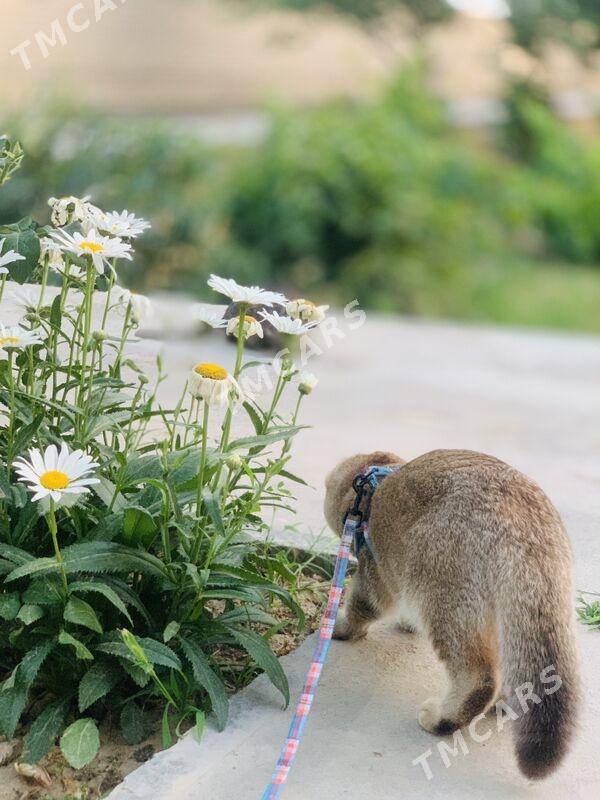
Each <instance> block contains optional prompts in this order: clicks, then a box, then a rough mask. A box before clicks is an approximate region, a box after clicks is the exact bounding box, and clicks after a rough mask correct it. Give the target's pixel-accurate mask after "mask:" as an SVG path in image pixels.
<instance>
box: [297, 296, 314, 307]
mask: <svg viewBox="0 0 600 800" xmlns="http://www.w3.org/2000/svg"><path fill="white" fill-rule="evenodd" d="M296 302H297V303H298V305H303V306H308V307H309V308H315V304H314V303H313V302H312V300H305V299H304V298H303V297H302V298H300V300H296Z"/></svg>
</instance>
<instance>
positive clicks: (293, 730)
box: [262, 517, 358, 800]
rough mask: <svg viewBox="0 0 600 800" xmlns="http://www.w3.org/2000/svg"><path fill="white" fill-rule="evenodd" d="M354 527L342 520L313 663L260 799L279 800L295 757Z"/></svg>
mask: <svg viewBox="0 0 600 800" xmlns="http://www.w3.org/2000/svg"><path fill="white" fill-rule="evenodd" d="M357 525H358V523H357V521H356V520H355V519H352V518H350V517H347V518H346V521H345V523H344V530H343V532H342V542H341V544H340V549H339V552H338V555H337V561H336V564H335V571H334V573H333V580H332V582H331V589H330V590H329V598H328V600H327V608H326V609H325V614H324V616H323V622H322V623H321V630H320V631H319V639H318V642H317V646H316V648H315V653H314V656H313V660H312V662H311V664H310V667H309V670H308V673H307V675H306V681H305V683H304V688H303V690H302V694H301V696H300V700H299V701H298V705H297V706H296V713H295V714H294V719H293V720H292V724H291V725H290V729H289V732H288V736H287V739H286V740H285V744H284V745H283V749H282V751H281V755H280V756H279V761H278V762H277V766H276V767H275V772H274V773H273V776H272V778H271V783H270V784H269V785H268V786H267V788H266V790H265V793H264V794H263V796H262V800H276V798H277V797H280V795H281V792H282V791H283V787H284V784H285V782H286V781H287V779H288V775H289V773H290V769H291V767H292V764H293V762H294V759H295V757H296V753H297V751H298V746H299V745H300V740H301V739H302V734H303V733H304V726H305V725H306V720H307V718H308V715H309V713H310V708H311V706H312V702H313V699H314V696H315V691H316V688H317V685H318V683H319V678H320V677H321V670H322V669H323V664H324V662H325V656H326V655H327V651H328V649H329V644H330V643H331V637H332V635H333V626H334V624H335V618H336V616H337V612H338V609H339V607H340V600H341V599H342V589H343V587H344V578H345V577H346V570H347V569H348V559H349V557H350V545H351V544H352V541H353V539H354V535H355V531H356V528H357Z"/></svg>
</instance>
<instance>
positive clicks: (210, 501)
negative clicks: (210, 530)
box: [202, 489, 225, 536]
mask: <svg viewBox="0 0 600 800" xmlns="http://www.w3.org/2000/svg"><path fill="white" fill-rule="evenodd" d="M202 502H203V504H204V506H205V508H206V510H207V511H208V515H209V517H210V518H211V520H212V522H213V525H214V526H215V528H216V529H217V531H218V532H219V533H220V534H221V535H222V536H224V535H225V528H224V526H223V519H222V517H221V509H220V508H219V503H218V499H217V495H216V494H215V493H213V492H211V491H210V489H204V490H203V492H202Z"/></svg>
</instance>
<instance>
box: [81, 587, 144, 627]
mask: <svg viewBox="0 0 600 800" xmlns="http://www.w3.org/2000/svg"><path fill="white" fill-rule="evenodd" d="M69 589H70V590H71V591H72V592H79V593H81V592H83V593H85V592H93V593H96V594H101V595H102V596H103V597H105V598H106V599H107V600H108V601H109V602H110V603H112V604H113V606H114V607H115V608H116V609H117V610H118V611H120V612H121V614H123V616H124V617H127V619H128V620H129V622H130V623H131V624H132V625H133V620H132V619H131V616H130V615H129V611H127V606H126V605H125V603H124V602H123V601H122V600H121V598H120V597H119V595H118V594H117V593H116V591H115V590H114V589H111V587H110V586H107V585H106V584H105V583H98V582H96V581H74V582H73V583H70V584H69Z"/></svg>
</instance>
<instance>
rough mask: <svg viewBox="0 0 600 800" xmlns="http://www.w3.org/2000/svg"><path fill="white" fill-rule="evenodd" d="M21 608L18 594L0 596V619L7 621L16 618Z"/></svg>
mask: <svg viewBox="0 0 600 800" xmlns="http://www.w3.org/2000/svg"><path fill="white" fill-rule="evenodd" d="M20 608H21V596H20V595H19V592H11V594H0V617H2V619H5V620H7V621H9V622H10V621H11V620H13V619H16V618H17V614H18V613H19V609H20Z"/></svg>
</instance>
